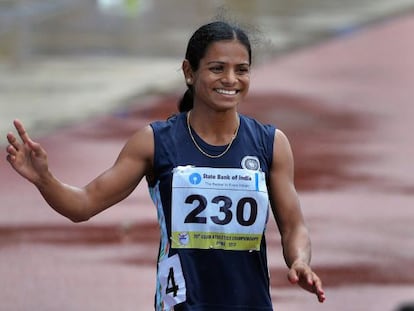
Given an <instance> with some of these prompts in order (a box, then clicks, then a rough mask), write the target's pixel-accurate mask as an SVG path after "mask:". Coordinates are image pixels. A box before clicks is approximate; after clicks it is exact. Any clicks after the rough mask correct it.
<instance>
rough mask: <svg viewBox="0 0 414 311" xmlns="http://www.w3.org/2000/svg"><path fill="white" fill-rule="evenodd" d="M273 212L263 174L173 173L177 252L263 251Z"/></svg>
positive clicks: (184, 168)
mask: <svg viewBox="0 0 414 311" xmlns="http://www.w3.org/2000/svg"><path fill="white" fill-rule="evenodd" d="M268 209H269V198H268V194H267V187H266V180H265V174H264V173H263V172H261V171H252V170H247V169H236V168H205V167H202V168H200V167H193V166H179V167H177V168H175V169H174V172H173V184H172V216H171V220H172V224H171V228H172V229H171V231H172V247H173V248H198V249H209V248H214V249H225V250H259V249H260V243H261V239H262V236H263V231H264V229H265V225H266V221H267V217H268Z"/></svg>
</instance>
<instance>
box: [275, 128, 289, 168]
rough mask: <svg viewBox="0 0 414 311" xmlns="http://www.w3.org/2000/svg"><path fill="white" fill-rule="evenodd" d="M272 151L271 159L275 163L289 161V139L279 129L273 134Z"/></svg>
mask: <svg viewBox="0 0 414 311" xmlns="http://www.w3.org/2000/svg"><path fill="white" fill-rule="evenodd" d="M273 149H274V152H273V158H274V160H275V161H276V163H277V162H279V163H280V162H281V161H282V162H283V161H291V159H292V157H293V155H292V148H291V146H290V142H289V139H288V137H287V136H286V134H285V133H284V132H283V131H281V130H279V129H277V130H276V132H275V142H274V148H273Z"/></svg>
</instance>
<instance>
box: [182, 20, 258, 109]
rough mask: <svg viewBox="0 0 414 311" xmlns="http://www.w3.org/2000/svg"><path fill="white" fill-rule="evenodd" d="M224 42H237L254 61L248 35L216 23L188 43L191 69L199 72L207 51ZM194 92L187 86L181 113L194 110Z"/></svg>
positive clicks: (190, 86)
mask: <svg viewBox="0 0 414 311" xmlns="http://www.w3.org/2000/svg"><path fill="white" fill-rule="evenodd" d="M224 40H237V41H239V42H240V43H241V44H243V45H244V46H245V47H246V50H247V52H248V54H249V64H250V63H251V61H252V51H251V45H250V41H249V38H248V36H247V34H246V33H245V32H244V31H243V30H242V29H241V28H239V27H237V26H233V25H230V24H229V23H227V22H222V21H216V22H211V23H208V24H206V25H203V26H201V27H200V28H199V29H197V30H196V31H195V32H194V34H193V35H192V36H191V38H190V40H189V41H188V45H187V51H186V53H185V59H186V60H187V61H188V62H189V64H190V66H191V69H192V70H193V71H197V70H198V68H199V65H200V60H201V59H202V58H203V57H204V56H205V55H206V52H207V49H208V48H209V47H210V45H211V44H212V43H215V42H218V41H224ZM193 101H194V91H193V86H192V85H189V84H187V90H186V91H185V93H184V95H183V97H182V98H181V100H180V101H179V105H178V110H179V111H180V112H185V111H189V110H191V109H192V108H193Z"/></svg>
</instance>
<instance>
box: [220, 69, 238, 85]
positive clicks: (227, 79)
mask: <svg viewBox="0 0 414 311" xmlns="http://www.w3.org/2000/svg"><path fill="white" fill-rule="evenodd" d="M221 80H222V82H223V83H225V84H230V85H231V84H234V83H236V82H237V75H236V73H235V72H234V70H231V69H229V70H226V71H225V72H224V73H223V77H222V79H221Z"/></svg>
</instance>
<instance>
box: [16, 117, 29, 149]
mask: <svg viewBox="0 0 414 311" xmlns="http://www.w3.org/2000/svg"><path fill="white" fill-rule="evenodd" d="M13 124H14V127H15V128H16V130H17V133H18V134H19V136H20V138H21V140H22V141H23V143H28V142H29V141H30V137H29V134H27V132H26V129H25V128H24V125H23V123H22V122H21V121H20V120H18V119H16V120H14V122H13Z"/></svg>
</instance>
